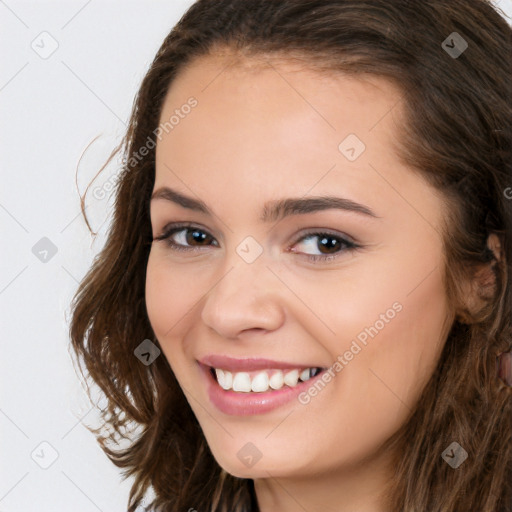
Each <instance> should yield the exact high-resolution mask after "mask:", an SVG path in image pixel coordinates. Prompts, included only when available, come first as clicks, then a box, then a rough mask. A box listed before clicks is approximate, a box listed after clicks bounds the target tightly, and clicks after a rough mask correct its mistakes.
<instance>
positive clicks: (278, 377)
mask: <svg viewBox="0 0 512 512" xmlns="http://www.w3.org/2000/svg"><path fill="white" fill-rule="evenodd" d="M269 385H270V387H271V388H272V389H276V390H277V389H281V388H282V387H283V385H284V378H283V372H281V371H279V372H276V373H274V375H272V377H270V379H269Z"/></svg>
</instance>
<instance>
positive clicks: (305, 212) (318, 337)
mask: <svg viewBox="0 0 512 512" xmlns="http://www.w3.org/2000/svg"><path fill="white" fill-rule="evenodd" d="M191 97H194V99H190V98H191ZM399 99H400V93H399V91H398V90H397V89H395V88H394V87H393V86H392V85H391V84H390V83H389V82H387V81H385V80H384V79H379V78H376V77H373V78H371V79H368V81H360V80H358V79H354V78H348V77H343V76H341V75H338V76H334V75H333V76H332V78H329V79H328V78H326V77H325V76H320V75H317V74H315V73H314V72H312V71H307V70H304V69H302V70H301V69H298V68H296V67H295V68H294V67H292V66H291V65H290V64H284V63H281V64H279V65H277V64H274V65H273V66H272V67H268V68H265V69H258V68H254V69H253V68H249V67H245V68H242V67H240V66H237V67H233V68H228V67H226V62H225V61H223V60H222V59H221V58H213V57H208V58H202V59H200V60H198V61H196V62H195V63H193V64H192V65H191V66H190V67H189V68H188V69H186V70H185V71H184V72H183V73H182V74H181V75H180V76H179V77H178V78H177V79H176V80H175V82H174V83H173V84H172V87H171V88H170V90H169V92H168V95H167V97H166V100H165V103H164V106H163V111H162V115H161V123H162V125H163V123H165V122H166V121H168V123H167V125H166V126H164V129H161V130H160V131H159V132H157V133H158V135H160V138H159V139H158V140H157V148H156V179H155V186H154V192H155V193H156V194H154V198H153V199H152V201H151V223H152V231H153V236H154V237H160V236H161V235H165V234H166V232H167V233H169V230H170V228H172V227H173V225H174V228H175V229H174V233H172V234H169V236H168V237H167V239H166V240H165V239H164V240H156V241H154V242H153V245H152V248H151V253H150V256H149V261H148V267H147V281H146V300H147V310H148V315H149V318H150V321H151V325H152V327H153V329H154V332H155V334H156V337H157V338H158V340H159V342H160V344H161V347H162V350H163V355H164V356H165V357H166V358H167V360H168V361H169V364H170V366H171V367H172V370H173V371H174V373H175V375H176V378H177V380H178V382H179V384H180V385H181V387H182V389H183V391H184V393H185V395H186V397H187V399H188V402H189V404H190V407H191V408H192V410H193V411H194V413H195V415H196V416H197V418H198V421H199V423H200V425H201V427H202V429H203V431H204V434H205V436H206V439H207V441H208V444H209V446H210V448H211V450H212V452H213V454H214V456H215V458H216V459H217V461H218V462H219V464H220V465H221V466H222V467H223V468H224V469H226V470H227V471H228V472H229V473H231V474H233V475H236V476H240V477H246V478H259V477H268V476H269V475H272V476H283V477H284V476H293V475H295V476H305V475H312V474H318V472H324V471H326V470H329V471H332V470H334V469H339V470H343V469H347V468H350V467H351V466H352V467H355V466H354V465H355V464H357V463H358V462H360V461H362V460H363V458H365V459H367V458H370V459H371V458H372V456H374V455H375V454H376V451H377V449H378V447H379V446H380V445H381V444H382V443H383V442H384V441H385V440H386V439H388V438H389V437H390V436H391V435H392V434H393V433H394V432H396V430H397V429H398V428H399V427H400V426H401V425H402V424H403V422H404V421H405V420H406V418H407V417H408V415H409V413H410V411H411V410H412V408H413V407H414V404H415V402H416V401H417V400H418V398H419V396H420V394H421V392H422V390H423V387H424V386H425V384H426V382H427V380H428V379H429V377H430V376H431V374H432V372H433V370H434V367H435V365H436V362H437V360H438V358H439V356H440V352H441V350H442V347H443V344H444V341H445V339H446V335H447V332H448V329H449V327H450V325H451V321H452V320H453V318H452V314H451V313H450V310H449V308H448V304H447V301H446V297H445V293H444V288H443V282H442V272H443V246H442V239H441V218H442V211H443V210H442V209H443V207H444V204H443V201H442V198H441V197H440V196H439V195H438V194H436V192H435V190H434V189H432V188H431V187H430V186H429V185H427V183H426V182H424V181H423V180H422V179H421V178H420V177H419V175H418V174H415V173H413V172H412V171H411V170H410V169H408V168H406V167H404V166H403V165H402V164H401V163H400V162H399V160H398V158H397V156H396V155H395V153H394V151H393V148H392V142H393V138H394V137H395V133H396V123H398V122H399V120H400V115H401V103H400V102H399ZM186 105H188V107H187V106H186ZM173 116H174V117H173ZM170 119H171V121H170V122H169V120H170ZM363 144H364V146H363ZM165 187H167V188H169V189H172V191H173V192H174V193H175V194H172V193H171V191H167V192H165ZM177 194H179V195H180V196H183V197H186V199H181V200H179V199H177V198H178V197H179V196H178V195H177ZM326 198H331V199H330V200H327V199H326ZM182 223H184V224H187V225H188V224H190V225H191V227H190V226H189V228H188V229H187V228H184V227H183V226H182ZM180 226H181V227H180ZM171 242H173V243H175V244H176V245H177V246H178V247H180V248H182V249H184V250H178V249H175V248H173V247H172V246H171V245H170V243H171ZM351 244H354V245H353V246H351ZM215 356H218V357H217V359H215ZM222 357H224V359H222ZM261 359H264V360H266V361H261ZM240 360H241V361H240ZM209 366H213V367H216V368H218V369H220V370H224V372H223V373H222V374H221V376H220V379H221V381H222V382H221V383H222V385H223V387H221V383H220V382H217V380H215V379H214V378H213V376H212V375H211V373H210V371H209ZM307 368H320V369H323V371H321V372H320V373H318V374H316V376H314V377H311V372H309V375H308V371H307ZM294 369H296V370H297V371H294ZM304 370H306V371H304ZM316 371H318V370H315V371H313V375H314V374H315V372H316ZM228 372H229V373H228ZM219 373H221V372H219ZM297 375H299V380H298V382H297ZM300 375H302V379H304V382H303V381H302V380H301V378H300ZM308 376H309V377H310V378H309V380H307V379H308ZM283 381H284V382H283ZM295 382H297V384H295ZM230 385H231V386H233V385H234V386H235V390H233V389H227V390H226V389H224V388H229V386H230ZM274 388H275V389H274ZM249 389H255V391H249ZM265 389H267V391H265Z"/></svg>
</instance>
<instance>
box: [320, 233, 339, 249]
mask: <svg viewBox="0 0 512 512" xmlns="http://www.w3.org/2000/svg"><path fill="white" fill-rule="evenodd" d="M329 241H330V243H329ZM339 243H340V242H339V240H337V239H336V238H334V237H333V236H329V235H327V236H324V237H322V238H321V239H320V244H321V245H320V252H323V249H327V254H330V250H331V249H333V250H335V249H338V247H337V245H339ZM323 244H325V245H323ZM333 252H334V251H333Z"/></svg>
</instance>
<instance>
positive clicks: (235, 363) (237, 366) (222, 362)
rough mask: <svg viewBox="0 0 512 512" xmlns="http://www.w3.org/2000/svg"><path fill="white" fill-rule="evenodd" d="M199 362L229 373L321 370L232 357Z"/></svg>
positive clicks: (207, 359)
mask: <svg viewBox="0 0 512 512" xmlns="http://www.w3.org/2000/svg"><path fill="white" fill-rule="evenodd" d="M199 362H200V363H201V364H203V365H205V366H211V367H212V368H220V369H222V370H228V371H230V372H244V371H245V372H250V371H254V370H271V369H275V370H288V369H290V370H294V369H295V368H297V369H299V370H300V369H306V368H322V366H320V365H318V366H315V365H312V364H306V365H305V364H301V363H285V362H282V361H272V360H271V359H263V358H260V357H256V358H254V357H251V358H247V359H235V358H233V357H228V356H222V355H214V354H210V355H207V356H205V357H203V358H202V359H200V360H199Z"/></svg>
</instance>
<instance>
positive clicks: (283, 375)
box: [209, 367, 326, 393]
mask: <svg viewBox="0 0 512 512" xmlns="http://www.w3.org/2000/svg"><path fill="white" fill-rule="evenodd" d="M325 370H326V368H320V367H311V368H295V369H290V370H284V371H283V370H279V369H268V370H256V371H250V372H243V371H242V372H231V371H229V370H223V369H221V368H213V367H210V368H209V371H210V374H211V375H212V377H213V378H214V379H215V381H216V382H217V383H218V385H219V386H220V387H221V388H222V389H224V390H225V391H234V392H239V393H264V392H266V391H278V390H280V389H282V388H283V387H290V388H293V387H296V386H297V385H299V384H300V383H302V382H307V381H308V380H309V379H312V378H313V377H316V376H317V375H319V374H320V373H322V372H323V371H325Z"/></svg>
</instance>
